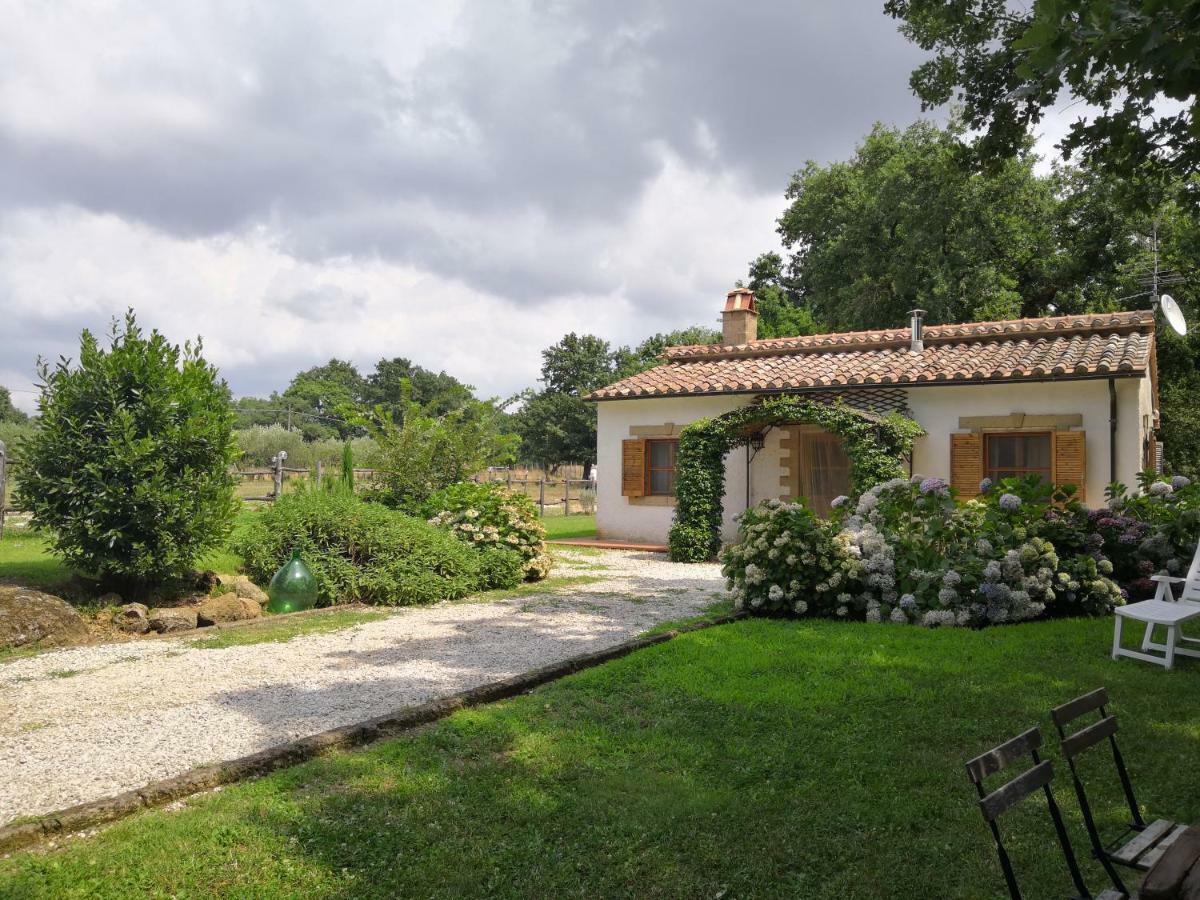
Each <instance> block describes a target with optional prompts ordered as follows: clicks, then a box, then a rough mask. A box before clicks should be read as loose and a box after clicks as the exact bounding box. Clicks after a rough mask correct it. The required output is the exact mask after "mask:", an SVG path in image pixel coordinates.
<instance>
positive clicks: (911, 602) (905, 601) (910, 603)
mask: <svg viewBox="0 0 1200 900" xmlns="http://www.w3.org/2000/svg"><path fill="white" fill-rule="evenodd" d="M900 605H901V606H902V607H904V609H916V608H917V598H916V597H914V596H913V595H912V594H904V595H903V596H901V598H900Z"/></svg>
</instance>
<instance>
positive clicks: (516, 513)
mask: <svg viewBox="0 0 1200 900" xmlns="http://www.w3.org/2000/svg"><path fill="white" fill-rule="evenodd" d="M425 512H426V514H427V515H428V516H429V517H430V518H429V521H430V522H431V523H432V524H434V525H438V526H441V527H443V528H446V529H448V530H449V531H450V533H451V534H453V535H454V536H455V537H457V538H458V539H459V540H462V541H465V542H466V543H468V544H471V545H472V546H474V547H478V548H480V549H486V548H488V547H500V548H504V549H509V550H511V551H513V552H515V553H516V554H517V555H518V556H519V557H520V558H521V560H522V562H523V563H524V566H525V579H526V580H528V581H538V580H540V579H542V578H545V577H546V576H547V575H549V574H550V555H549V554H548V553H547V552H546V529H545V527H544V526H543V525H542V522H541V520H540V519H539V518H538V514H537V507H536V506H535V505H534V503H533V501H532V500H530V499H529V497H527V496H525V495H524V494H518V493H516V492H514V491H510V490H508V489H507V488H505V487H504V486H503V485H500V484H474V483H472V482H470V481H464V482H460V483H458V484H452V485H450V486H449V487H447V488H444V489H443V490H440V491H438V492H437V493H436V494H434V495H433V496H432V497H430V498H429V502H428V503H427V504H426V507H425Z"/></svg>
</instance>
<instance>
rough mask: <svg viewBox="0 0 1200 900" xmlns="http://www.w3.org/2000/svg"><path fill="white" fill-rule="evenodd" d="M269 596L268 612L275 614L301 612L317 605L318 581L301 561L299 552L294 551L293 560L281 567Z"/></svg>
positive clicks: (273, 580) (270, 587) (269, 588)
mask: <svg viewBox="0 0 1200 900" xmlns="http://www.w3.org/2000/svg"><path fill="white" fill-rule="evenodd" d="M267 596H268V597H270V598H271V602H270V603H268V604H267V610H268V611H269V612H273V613H290V612H299V611H300V610H302V609H312V608H313V607H314V606H316V605H317V579H316V578H314V577H313V573H312V572H310V571H309V570H308V566H306V565H305V564H304V561H303V560H302V559H300V551H299V550H293V551H292V558H291V559H289V560H288V561H287V562H285V563H284V564H283V565H282V566H280V567H279V571H278V572H276V573H275V577H274V578H272V579H271V584H270V585H269V586H268V587H267Z"/></svg>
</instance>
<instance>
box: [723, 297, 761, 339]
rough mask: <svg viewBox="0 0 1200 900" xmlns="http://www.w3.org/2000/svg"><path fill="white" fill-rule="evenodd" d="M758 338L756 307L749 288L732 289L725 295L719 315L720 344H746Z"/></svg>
mask: <svg viewBox="0 0 1200 900" xmlns="http://www.w3.org/2000/svg"><path fill="white" fill-rule="evenodd" d="M757 337H758V306H757V304H755V302H754V294H753V293H751V291H750V289H749V288H734V289H733V290H732V291H730V292H729V293H728V294H726V295H725V311H724V312H722V313H721V343H722V344H725V345H726V346H736V345H738V344H748V343H750V342H751V341H753V340H755V339H756V338H757Z"/></svg>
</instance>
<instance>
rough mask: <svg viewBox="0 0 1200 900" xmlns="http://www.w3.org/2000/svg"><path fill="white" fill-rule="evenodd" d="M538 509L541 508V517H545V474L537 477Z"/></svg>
mask: <svg viewBox="0 0 1200 900" xmlns="http://www.w3.org/2000/svg"><path fill="white" fill-rule="evenodd" d="M538 509H539V510H541V516H542V518H543V519H544V518H546V476H545V475H542V477H541V478H539V479H538Z"/></svg>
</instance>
